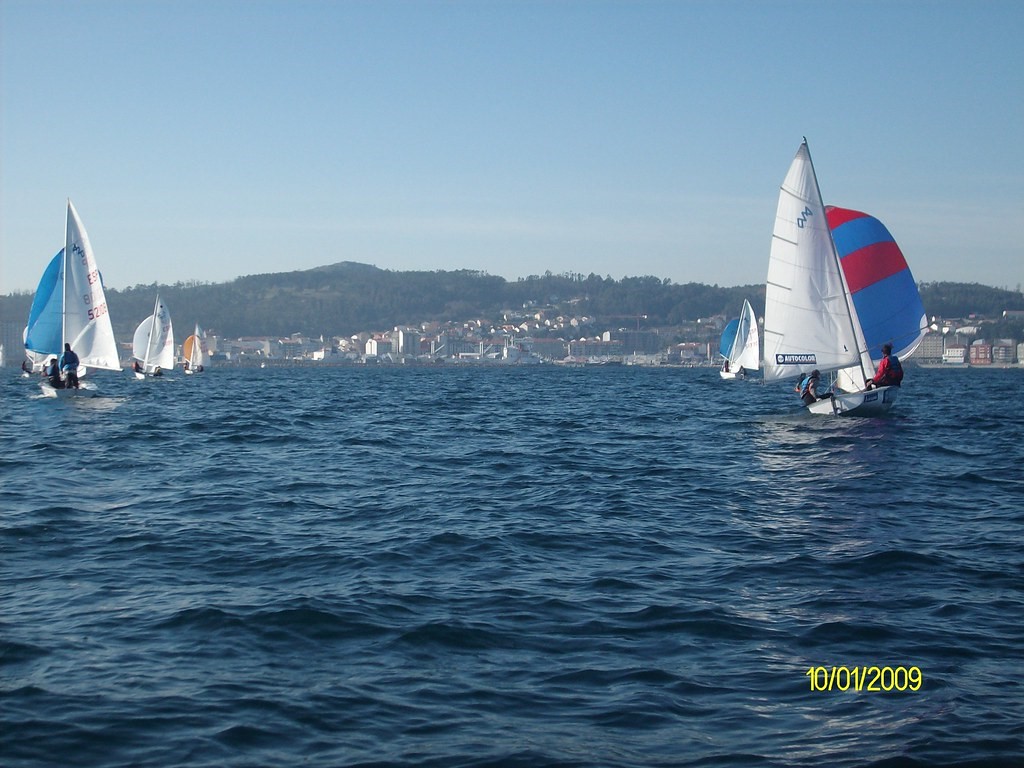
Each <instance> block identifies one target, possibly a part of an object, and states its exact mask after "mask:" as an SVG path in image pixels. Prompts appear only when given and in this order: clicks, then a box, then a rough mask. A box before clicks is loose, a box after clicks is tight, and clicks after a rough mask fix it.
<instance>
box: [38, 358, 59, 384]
mask: <svg viewBox="0 0 1024 768" xmlns="http://www.w3.org/2000/svg"><path fill="white" fill-rule="evenodd" d="M43 376H45V377H46V380H47V381H49V382H50V386H51V387H53V388H54V389H64V382H63V381H62V380H61V378H60V366H58V365H57V358H56V357H51V358H50V362H48V363H47V364H46V367H45V368H43Z"/></svg>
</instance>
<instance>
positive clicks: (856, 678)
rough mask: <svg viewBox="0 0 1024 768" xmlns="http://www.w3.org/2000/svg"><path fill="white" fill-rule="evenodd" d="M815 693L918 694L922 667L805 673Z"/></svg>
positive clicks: (812, 669)
mask: <svg viewBox="0 0 1024 768" xmlns="http://www.w3.org/2000/svg"><path fill="white" fill-rule="evenodd" d="M805 674H806V675H807V677H808V678H809V679H810V681H811V690H812V691H868V692H871V693H875V692H879V693H882V692H885V693H888V692H890V691H919V690H921V685H922V684H923V683H924V675H923V674H922V672H921V668H920V667H866V666H861V667H846V666H842V667H810V668H809V669H808V670H807V672H806V673H805Z"/></svg>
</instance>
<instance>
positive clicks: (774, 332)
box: [764, 139, 928, 416]
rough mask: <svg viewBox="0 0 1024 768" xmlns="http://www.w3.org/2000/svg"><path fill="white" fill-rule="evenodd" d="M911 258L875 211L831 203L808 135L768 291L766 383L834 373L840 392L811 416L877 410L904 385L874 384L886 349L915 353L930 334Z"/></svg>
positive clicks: (782, 209)
mask: <svg viewBox="0 0 1024 768" xmlns="http://www.w3.org/2000/svg"><path fill="white" fill-rule="evenodd" d="M927 325H928V324H927V317H926V315H925V312H924V305H923V303H922V302H921V296H920V294H919V293H918V290H917V284H916V283H915V282H914V277H913V275H912V274H911V273H910V268H909V267H908V266H907V262H906V259H904V257H903V253H902V252H901V251H900V249H899V246H898V245H896V241H895V240H894V239H893V237H892V235H891V234H890V233H889V231H888V230H887V229H886V228H885V226H884V225H883V224H882V223H881V222H880V221H879V220H878V219H875V218H873V217H872V216H868V215H867V214H864V213H861V212H859V211H852V210H848V209H843V208H835V207H826V206H825V205H824V203H823V202H822V198H821V189H820V188H819V186H818V178H817V175H816V174H815V172H814V165H813V163H812V162H811V154H810V150H809V149H808V147H807V140H806V139H804V141H803V143H802V144H801V145H800V148H799V149H798V150H797V153H796V157H795V158H794V159H793V163H792V164H791V165H790V167H789V172H788V173H787V174H786V178H785V180H784V181H783V183H782V188H781V191H780V192H779V205H778V210H777V212H776V216H775V228H774V232H773V235H772V246H771V256H770V259H769V263H768V279H767V284H766V291H765V311H764V347H765V349H764V378H765V381H776V380H780V379H790V378H797V377H800V376H803V375H805V374H807V373H809V372H810V371H811V370H813V369H817V370H818V371H820V372H821V373H822V374H824V373H826V372H832V373H833V374H834V376H835V384H834V389H833V394H832V396H830V397H825V398H823V399H820V400H818V401H817V402H815V403H812V404H811V405H809V406H807V408H808V410H809V411H811V412H812V413H818V414H834V415H858V416H861V415H863V416H874V415H879V414H882V413H885V412H887V411H888V410H889V409H890V408H892V406H893V404H894V403H895V402H896V397H897V395H898V394H899V387H898V386H886V387H878V388H875V389H866V385H867V380H868V379H869V378H870V377H871V376H872V374H873V372H874V370H875V366H876V364H877V363H878V361H880V360H881V358H882V345H883V344H885V343H890V344H892V346H893V351H894V353H895V354H896V355H897V356H898V357H900V358H904V357H908V356H909V355H911V354H912V353H913V352H914V350H915V349H917V346H918V344H920V343H921V339H922V338H923V337H924V334H925V332H926V330H927Z"/></svg>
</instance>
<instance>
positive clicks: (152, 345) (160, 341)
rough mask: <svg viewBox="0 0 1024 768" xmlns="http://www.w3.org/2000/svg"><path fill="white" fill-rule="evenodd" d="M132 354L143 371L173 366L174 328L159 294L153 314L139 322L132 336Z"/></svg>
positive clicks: (167, 368)
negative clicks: (140, 364)
mask: <svg viewBox="0 0 1024 768" xmlns="http://www.w3.org/2000/svg"><path fill="white" fill-rule="evenodd" d="M132 356H133V357H135V358H136V359H137V360H138V361H139V362H140V363H142V372H143V373H153V372H154V371H156V369H157V368H160V369H162V370H170V369H171V368H173V367H174V328H173V326H172V324H171V313H170V311H169V310H168V309H167V306H166V305H165V304H164V303H163V302H161V301H160V296H159V294H158V295H157V297H156V304H155V305H154V307H153V314H152V315H150V316H149V317H147V318H146V319H145V320H143V321H142V322H141V323H139V326H138V328H136V329H135V336H134V337H133V338H132Z"/></svg>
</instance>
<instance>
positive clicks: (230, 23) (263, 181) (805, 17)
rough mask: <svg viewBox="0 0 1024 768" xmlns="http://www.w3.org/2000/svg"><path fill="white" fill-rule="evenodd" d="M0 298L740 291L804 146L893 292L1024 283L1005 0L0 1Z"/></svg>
mask: <svg viewBox="0 0 1024 768" xmlns="http://www.w3.org/2000/svg"><path fill="white" fill-rule="evenodd" d="M0 22H2V32H0V34H2V41H0V42H2V72H0V78H2V80H0V86H2V91H0V99H2V101H0V111H2V122H0V142H2V143H0V149H2V156H0V160H2V165H0V174H2V180H0V195H2V196H0V259H2V261H0V293H4V294H6V293H8V292H10V291H14V290H34V289H35V285H36V282H37V280H38V278H39V275H40V274H41V273H42V270H43V268H44V267H45V265H46V263H47V261H48V259H49V258H50V257H51V256H52V255H53V254H54V253H56V251H57V250H59V249H60V247H61V246H62V244H63V237H64V215H65V199H66V198H68V197H70V198H71V199H72V200H73V201H74V203H75V205H76V207H77V208H78V211H79V213H80V214H81V216H82V219H83V221H84V223H85V225H86V228H87V229H88V231H89V234H90V237H91V239H92V243H93V247H94V249H95V251H96V255H97V260H98V262H99V265H100V268H101V270H102V272H103V275H104V280H105V282H106V284H107V285H108V286H111V287H115V288H125V287H129V286H133V285H138V284H149V283H153V282H159V283H174V282H178V281H190V280H198V281H201V282H222V281H227V280H231V279H233V278H235V277H237V276H239V275H247V274H255V273H266V272H282V271H290V270H296V269H308V268H312V267H316V266H320V265H324V264H331V263H334V262H338V261H346V260H348V261H359V262H364V263H369V264H375V265H377V266H378V267H381V268H384V269H393V270H409V269H423V270H450V269H474V270H483V271H486V272H488V273H490V274H495V275H502V276H504V277H507V278H509V279H515V278H517V277H525V276H527V275H531V274H542V273H543V272H545V271H547V270H550V271H552V272H555V273H561V272H580V273H583V274H590V273H597V274H599V275H602V276H604V275H610V276H612V277H614V278H616V279H618V278H621V277H623V276H627V275H656V276H658V277H662V278H669V279H671V280H672V281H674V282H677V283H682V282H690V281H695V282H703V283H717V284H719V285H725V286H731V285H741V284H747V283H761V282H763V281H764V279H765V275H766V272H767V263H768V249H769V245H770V238H771V228H772V223H773V219H774V215H775V205H776V200H777V195H778V187H779V184H780V183H781V182H782V179H783V177H784V176H785V173H786V170H787V168H788V166H789V163H790V161H791V160H792V157H793V155H794V153H795V152H796V149H797V146H798V145H799V143H800V141H801V138H802V137H803V136H807V138H808V141H809V144H810V147H811V152H812V155H813V157H814V160H815V165H816V167H817V171H818V177H819V182H820V184H821V188H822V193H823V196H824V198H825V201H826V202H827V203H831V204H836V205H842V206H844V207H850V208H857V209H859V210H864V211H867V212H869V213H872V214H874V215H876V216H878V217H879V218H880V219H882V221H884V222H885V223H886V224H887V225H888V227H889V229H890V230H891V231H892V233H893V234H894V236H895V237H896V239H897V240H898V241H899V243H900V245H901V247H902V248H903V251H904V253H905V255H906V256H907V259H908V261H909V262H910V266H911V269H912V270H913V272H914V275H915V277H916V278H917V279H918V280H924V281H935V280H955V281H969V282H981V283H985V284H988V285H996V286H1006V287H1010V288H1016V287H1017V286H1018V285H1020V284H1022V283H1024V247H1022V242H1024V149H1022V146H1024V42H1022V41H1024V3H1022V2H1019V1H1018V0H1013V1H1006V2H1003V1H1001V0H998V1H994V0H977V1H976V2H973V1H972V2H967V1H966V0H964V1H963V2H941V1H939V2H900V1H899V0H891V1H890V0H886V1H885V2H848V1H847V2H806V0H801V1H800V2H790V1H789V0H764V2H739V1H737V2H729V1H728V0H723V1H721V2H716V1H712V0H707V1H704V0H693V1H691V2H686V1H685V0H672V1H671V2H644V1H643V0H632V1H630V2H600V1H599V0H589V1H587V2H574V1H572V0H548V1H546V2H498V1H496V0H490V1H486V0H482V1H480V2H469V1H467V2H431V1H430V0H421V1H420V2H389V1H387V0H373V1H369V0H368V1H366V2H344V1H341V0H338V1H335V2H329V1H323V2H308V1H304V0H281V1H280V2H277V1H273V2H271V1H263V0H240V1H239V2H234V1H230V2H229V1H224V0H199V1H198V2H194V1H193V0H174V1H173V2H172V1H170V0H168V1H167V2H161V1H160V0H149V1H147V2H121V1H120V0H112V1H106V0H79V1H77V2H51V1H50V0H2V2H0Z"/></svg>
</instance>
